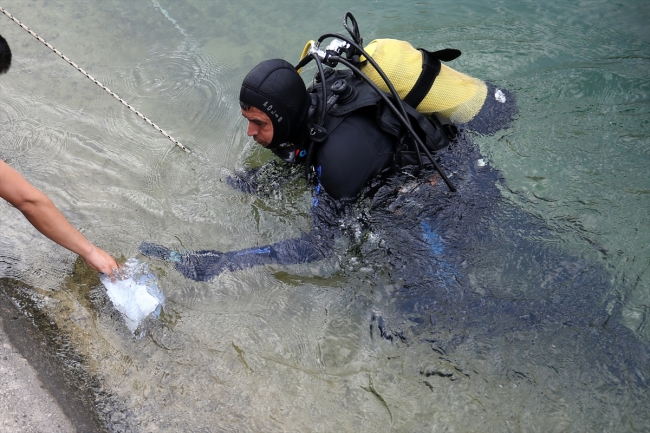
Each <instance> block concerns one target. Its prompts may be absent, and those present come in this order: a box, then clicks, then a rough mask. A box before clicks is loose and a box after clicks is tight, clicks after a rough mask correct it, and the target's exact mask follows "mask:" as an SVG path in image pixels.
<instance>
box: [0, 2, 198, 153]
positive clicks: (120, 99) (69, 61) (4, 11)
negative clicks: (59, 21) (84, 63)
mask: <svg viewBox="0 0 650 433" xmlns="http://www.w3.org/2000/svg"><path fill="white" fill-rule="evenodd" d="M0 12H2V13H3V14H5V15H6V16H8V17H9V18H11V20H12V21H13V22H15V23H16V24H18V25H19V26H20V27H22V28H23V29H25V30H27V32H28V33H29V34H30V35H32V36H34V37H35V38H36V39H38V41H39V42H41V43H42V44H43V45H45V46H46V47H48V48H49V49H50V50H52V51H54V52H55V53H56V54H57V55H58V56H59V57H61V58H62V59H63V60H65V61H66V62H68V63H69V64H70V65H71V66H72V67H73V68H75V69H76V70H77V71H79V72H81V73H82V74H84V75H85V76H86V77H87V78H88V79H89V80H90V81H92V82H93V83H95V84H97V85H98V86H99V87H101V88H102V89H104V90H106V91H107V92H108V94H109V95H111V96H112V97H113V98H115V99H117V100H118V101H120V102H121V103H122V104H123V105H124V106H126V107H127V108H128V109H129V110H131V111H133V112H134V113H135V114H137V115H138V117H140V118H141V119H142V120H144V121H145V122H147V123H148V124H149V125H151V126H153V127H154V129H155V130H156V131H158V132H160V133H161V134H162V135H164V136H165V137H167V138H169V139H170V140H171V141H172V142H173V143H174V144H176V145H177V146H178V147H180V148H181V149H183V150H184V151H185V152H188V153H189V150H188V149H187V147H185V146H183V145H182V144H181V143H180V141H178V140H176V139H175V138H174V137H172V136H171V135H169V134H168V133H166V132H165V131H163V130H162V129H161V128H160V127H159V126H158V125H156V124H155V123H153V122H152V121H151V120H149V119H148V118H147V117H146V116H144V115H143V114H142V113H140V112H139V111H138V110H136V109H135V108H133V106H131V105H130V104H129V103H128V102H126V101H125V100H124V99H122V98H120V97H119V96H117V94H115V93H114V92H113V91H112V90H110V89H109V88H108V87H106V86H104V85H103V84H102V83H100V82H99V81H97V80H96V79H95V78H93V76H92V75H90V74H89V73H88V72H86V71H84V70H83V69H81V68H80V67H79V66H77V64H76V63H74V62H73V61H72V60H70V59H69V58H67V57H66V56H64V55H63V54H62V53H61V52H60V51H59V50H57V49H56V48H54V47H53V46H52V45H50V44H49V43H48V42H47V41H46V40H45V39H43V38H42V37H40V36H38V35H37V34H36V33H34V32H33V31H31V30H30V29H29V28H28V27H27V26H26V25H24V24H23V23H21V22H20V21H18V20H17V19H16V18H15V17H14V16H13V15H11V14H10V13H9V12H7V11H6V10H4V9H3V8H2V7H0Z"/></svg>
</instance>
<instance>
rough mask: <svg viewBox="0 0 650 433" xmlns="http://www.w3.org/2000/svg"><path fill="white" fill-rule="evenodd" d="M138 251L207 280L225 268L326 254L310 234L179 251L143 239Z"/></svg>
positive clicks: (308, 259) (284, 262)
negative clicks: (223, 248) (258, 244)
mask: <svg viewBox="0 0 650 433" xmlns="http://www.w3.org/2000/svg"><path fill="white" fill-rule="evenodd" d="M140 252H141V253H142V254H144V255H146V256H150V257H156V258H159V259H163V260H167V261H170V262H172V263H174V266H175V267H176V269H177V270H178V271H179V272H180V273H181V274H183V275H184V276H185V277H186V278H190V279H192V280H194V281H208V280H210V279H212V278H214V277H216V276H217V275H219V274H221V273H222V272H225V271H230V272H233V271H238V270H242V269H246V268H252V267H254V266H260V265H266V264H273V263H277V264H281V265H292V264H298V263H310V262H314V261H317V260H321V259H323V258H325V257H327V256H329V253H328V249H322V248H319V247H318V246H317V245H316V244H315V243H314V240H313V239H312V238H311V233H309V234H305V235H303V236H301V237H299V238H295V239H288V240H285V241H281V242H276V243H274V244H271V245H266V246H263V247H254V248H247V249H243V250H238V251H228V252H221V251H216V250H201V251H195V252H187V253H179V252H177V251H173V250H170V249H169V248H166V247H163V246H161V245H155V244H150V243H147V242H143V243H142V244H141V245H140Z"/></svg>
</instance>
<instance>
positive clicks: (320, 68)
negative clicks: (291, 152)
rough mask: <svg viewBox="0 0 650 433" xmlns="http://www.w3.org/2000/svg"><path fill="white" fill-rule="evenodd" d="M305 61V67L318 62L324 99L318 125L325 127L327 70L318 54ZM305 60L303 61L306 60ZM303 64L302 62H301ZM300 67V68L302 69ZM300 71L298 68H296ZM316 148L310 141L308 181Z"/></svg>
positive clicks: (306, 167)
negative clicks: (311, 62) (312, 60)
mask: <svg viewBox="0 0 650 433" xmlns="http://www.w3.org/2000/svg"><path fill="white" fill-rule="evenodd" d="M304 59H308V60H307V61H306V62H304V64H303V65H302V66H305V65H306V64H307V63H309V61H310V60H311V59H314V60H315V61H316V67H317V68H318V74H319V75H320V82H321V86H323V97H322V98H320V101H319V102H320V105H321V108H320V110H319V111H320V113H319V115H318V121H317V123H318V125H320V126H323V125H324V124H325V114H326V113H325V112H326V111H327V98H326V96H327V88H326V87H325V70H324V69H323V63H322V62H321V61H320V58H318V55H317V54H316V53H312V54H311V55H309V56H305V58H304ZM304 59H303V60H304ZM300 63H302V60H301V61H300ZM302 66H300V67H302ZM296 69H298V67H296ZM309 133H310V134H312V133H313V131H309ZM314 148H315V142H314V140H309V147H308V148H307V157H306V158H305V177H306V178H307V180H308V181H309V180H310V177H311V174H312V173H311V172H310V171H309V170H311V167H312V165H313V164H312V163H313V160H314Z"/></svg>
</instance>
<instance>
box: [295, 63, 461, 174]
mask: <svg viewBox="0 0 650 433" xmlns="http://www.w3.org/2000/svg"><path fill="white" fill-rule="evenodd" d="M325 77H326V78H325V86H323V85H322V83H321V82H320V76H319V74H317V76H316V80H315V82H314V84H312V85H311V86H310V87H309V88H308V89H307V90H308V92H309V93H310V96H311V97H312V109H313V110H312V111H313V112H312V113H311V114H310V118H311V119H312V120H313V121H314V123H312V125H311V127H310V136H309V137H310V139H311V141H312V142H314V143H315V144H316V145H315V146H310V147H311V148H312V149H311V150H310V153H311V155H309V157H308V161H307V163H308V164H309V160H313V156H314V155H313V152H317V151H318V144H319V143H323V142H324V141H325V140H326V139H327V137H328V135H329V134H330V133H331V132H332V131H334V130H335V129H336V128H337V127H338V126H339V125H340V124H341V123H342V122H343V121H344V120H345V118H346V117H347V116H349V115H350V114H351V113H354V112H357V111H359V110H366V111H370V112H373V113H372V114H374V117H375V120H376V123H377V127H378V128H379V129H381V130H382V131H384V132H385V133H387V134H390V135H392V136H394V137H395V138H396V143H397V146H396V149H395V157H394V165H395V166H396V167H404V166H407V165H414V164H418V159H417V153H416V150H415V143H414V141H413V140H412V139H411V138H410V137H409V134H408V132H407V129H406V127H405V126H404V125H403V124H402V122H401V121H400V119H399V118H398V116H397V115H395V113H394V112H393V111H392V110H391V108H390V107H389V106H388V105H387V104H386V102H385V101H384V100H383V99H382V97H381V96H380V95H379V94H378V93H377V92H376V91H375V90H374V89H373V88H372V87H371V86H370V85H369V84H368V83H366V82H365V81H364V80H363V79H362V78H360V77H357V76H356V75H355V74H354V73H353V72H352V71H349V70H335V69H331V68H325ZM341 88H343V90H341ZM324 89H325V90H324ZM324 92H325V93H324ZM323 98H325V101H328V104H327V108H326V114H325V118H324V119H325V121H324V124H323V125H318V124H317V122H315V121H316V119H319V117H320V116H319V115H320V110H322V108H321V106H322V105H321V101H322V99H323ZM334 100H335V102H332V101H334ZM404 108H405V110H406V113H407V115H408V117H409V121H410V123H411V125H412V127H413V129H414V130H415V132H416V133H417V134H418V136H419V137H420V139H421V140H422V142H423V143H424V144H425V146H427V148H428V149H429V151H430V152H431V153H433V152H435V151H437V150H440V149H443V148H445V147H447V146H448V145H449V144H450V143H451V142H453V141H454V140H455V138H456V135H457V133H458V129H457V128H456V126H454V125H453V124H451V123H449V122H445V121H444V119H443V118H441V117H439V116H436V115H433V116H426V115H424V114H423V113H420V112H418V111H417V110H416V109H415V108H413V107H411V106H410V105H407V104H404ZM369 115H370V114H369ZM350 145H354V143H350ZM425 162H426V161H425Z"/></svg>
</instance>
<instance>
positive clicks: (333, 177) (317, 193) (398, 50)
mask: <svg viewBox="0 0 650 433" xmlns="http://www.w3.org/2000/svg"><path fill="white" fill-rule="evenodd" d="M349 22H351V26H349V25H348V23H349ZM344 26H345V27H346V29H347V30H348V32H349V33H350V36H351V38H347V37H345V36H342V35H338V34H326V35H323V36H322V37H321V38H320V39H319V41H318V42H317V43H314V42H313V41H310V43H308V44H307V46H306V47H305V50H304V52H303V58H302V59H301V61H300V62H299V64H298V65H297V66H295V67H294V66H293V65H291V64H290V63H288V62H286V61H285V60H281V59H272V60H266V61H263V62H261V63H260V64H258V65H257V66H255V67H254V68H253V69H252V70H251V71H250V72H249V73H248V75H247V76H246V77H245V78H244V80H243V83H242V86H241V90H240V95H239V100H240V106H241V113H242V115H243V116H244V117H245V118H246V119H247V120H248V128H247V134H248V136H250V137H252V138H253V139H254V140H255V141H256V142H257V143H259V144H260V145H262V146H263V147H265V148H266V149H269V150H270V151H271V152H273V153H274V154H275V155H276V156H278V157H279V158H280V159H281V160H283V161H285V162H287V163H289V164H302V165H304V168H305V174H306V177H307V179H308V181H309V183H310V184H312V185H313V188H314V189H313V207H312V209H313V224H312V226H313V227H312V230H311V232H309V233H305V234H303V235H302V236H301V237H300V238H297V239H290V240H286V241H281V242H278V243H275V244H271V245H266V246H263V247H255V248H250V249H244V250H240V251H231V252H225V253H224V252H219V251H213V250H204V251H195V252H183V253H180V252H176V251H172V250H169V249H167V248H165V247H163V246H159V245H154V244H150V243H147V242H144V243H143V244H142V245H141V247H140V251H141V252H142V253H143V254H145V255H147V256H153V257H158V258H161V259H164V260H168V261H171V262H173V263H174V265H175V267H176V268H177V269H178V270H179V271H180V272H181V273H182V274H183V275H184V276H186V277H187V278H190V279H193V280H196V281H206V280H209V279H211V278H214V277H215V276H217V275H219V274H220V273H221V272H223V271H235V270H240V269H245V268H249V267H252V266H257V265H264V264H269V263H278V264H296V263H307V262H312V261H316V260H319V259H322V258H324V257H328V256H329V255H330V250H331V247H332V245H333V242H334V240H335V238H336V237H337V236H338V235H339V233H338V228H337V227H338V224H337V223H336V222H334V221H333V220H332V214H333V213H334V214H336V213H337V212H336V211H335V212H331V210H332V209H337V208H339V211H340V207H341V206H344V205H345V204H346V203H353V202H355V201H356V200H357V199H358V198H359V197H360V196H361V195H362V191H363V190H364V188H366V187H367V186H368V185H369V183H371V182H372V181H373V180H374V179H386V178H389V177H390V176H392V175H394V174H396V173H400V172H403V171H408V172H414V173H417V172H424V171H426V170H428V168H429V167H434V168H435V170H436V171H437V175H438V176H439V177H441V178H442V179H443V180H444V182H445V183H446V184H447V186H448V188H449V189H450V190H451V191H455V190H456V188H455V186H454V184H453V183H452V182H451V181H450V180H449V178H448V177H447V175H446V174H445V171H444V170H442V169H441V168H440V167H439V166H438V163H437V160H436V158H435V157H434V156H433V154H434V153H436V152H438V151H440V150H442V149H445V148H447V147H448V146H449V145H450V144H452V143H455V142H457V141H458V137H459V129H458V128H459V126H460V127H463V128H467V129H470V130H473V131H476V132H478V133H493V132H494V131H496V130H498V129H502V128H505V127H507V126H508V125H509V123H510V121H511V120H512V117H513V115H514V113H515V111H516V106H515V101H514V98H513V97H512V95H511V94H510V93H509V92H508V91H506V90H503V89H499V88H497V87H495V86H493V85H491V84H488V83H485V82H483V81H481V80H478V79H475V78H472V77H469V76H467V75H465V74H462V73H460V72H457V71H454V70H453V69H451V68H449V67H447V66H446V65H444V64H442V61H451V60H453V59H455V58H457V57H458V56H459V55H460V51H458V50H453V49H445V50H440V51H436V52H429V51H426V50H424V49H415V48H413V47H412V46H411V45H410V44H408V43H407V42H404V41H397V40H392V39H378V40H375V41H373V42H371V43H370V44H368V46H367V47H366V48H365V49H364V48H362V42H363V40H362V39H361V37H360V35H359V31H358V26H357V24H356V20H355V19H354V17H353V16H352V15H351V14H349V13H348V14H347V15H346V17H345V19H344ZM328 37H333V38H335V39H334V41H332V43H330V45H329V46H328V47H326V48H325V49H324V50H321V49H320V43H321V42H322V41H323V40H324V39H326V38H328ZM312 60H313V61H315V63H316V66H317V69H318V72H317V73H316V76H315V78H314V81H313V83H312V85H311V86H309V87H308V88H305V84H304V81H303V79H302V78H301V77H300V75H299V71H300V70H301V69H302V67H304V66H305V65H306V64H307V63H308V62H309V61H312ZM379 63H381V64H382V65H381V66H380V64H379ZM338 64H343V65H345V66H347V68H348V69H346V70H337V69H334V68H335V67H336V66H337V65H338ZM382 68H385V69H386V70H387V71H389V73H390V74H391V76H392V77H391V78H388V77H387V76H386V74H385V72H384V71H383V70H382ZM393 82H395V84H393ZM425 157H426V158H428V159H425ZM259 172H260V170H259V169H253V170H251V171H250V172H248V173H243V174H241V173H239V174H236V175H234V176H231V177H230V178H229V183H230V184H231V185H233V186H234V187H236V188H238V189H240V190H244V191H249V192H251V191H253V190H254V189H255V188H256V185H257V184H258V181H257V179H256V177H257V175H258V174H259ZM363 194H364V195H369V194H371V191H365V192H364V193H363ZM339 213H340V212H339Z"/></svg>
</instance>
